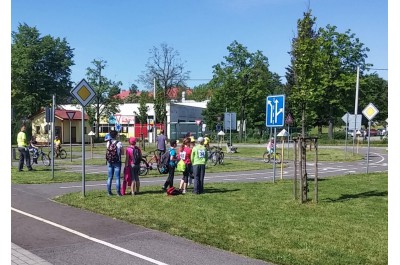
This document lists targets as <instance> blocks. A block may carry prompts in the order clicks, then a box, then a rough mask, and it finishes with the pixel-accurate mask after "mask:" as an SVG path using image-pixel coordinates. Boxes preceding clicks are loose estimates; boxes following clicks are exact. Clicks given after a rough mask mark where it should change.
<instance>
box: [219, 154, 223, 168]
mask: <svg viewBox="0 0 400 265" xmlns="http://www.w3.org/2000/svg"><path fill="white" fill-rule="evenodd" d="M223 163H224V152H222V151H221V152H219V164H220V165H221V164H223Z"/></svg>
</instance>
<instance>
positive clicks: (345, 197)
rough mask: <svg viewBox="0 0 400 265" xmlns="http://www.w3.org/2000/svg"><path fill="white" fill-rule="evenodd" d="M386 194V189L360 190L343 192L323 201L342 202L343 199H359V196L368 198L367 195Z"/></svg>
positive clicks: (383, 195) (381, 195)
mask: <svg viewBox="0 0 400 265" xmlns="http://www.w3.org/2000/svg"><path fill="white" fill-rule="evenodd" d="M386 196H388V192H387V191H376V190H373V191H367V192H362V193H358V194H343V195H342V196H340V197H339V198H337V199H330V198H327V199H325V200H324V201H327V202H343V201H348V200H351V199H360V198H368V197H386Z"/></svg>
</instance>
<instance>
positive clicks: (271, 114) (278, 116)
mask: <svg viewBox="0 0 400 265" xmlns="http://www.w3.org/2000/svg"><path fill="white" fill-rule="evenodd" d="M265 114H266V115H265V116H266V126H267V127H273V128H274V139H276V128H277V127H283V126H284V122H285V95H275V96H268V97H267V101H266V108H265ZM274 157H276V148H274ZM273 167H274V173H273V178H272V182H273V183H275V173H276V163H275V161H274V165H273Z"/></svg>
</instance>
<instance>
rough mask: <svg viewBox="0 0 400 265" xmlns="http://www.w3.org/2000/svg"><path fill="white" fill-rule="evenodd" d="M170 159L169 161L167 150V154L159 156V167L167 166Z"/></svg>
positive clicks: (169, 155)
mask: <svg viewBox="0 0 400 265" xmlns="http://www.w3.org/2000/svg"><path fill="white" fill-rule="evenodd" d="M170 159H171V154H170V152H169V150H168V151H167V152H165V153H164V154H162V155H161V159H160V160H161V161H160V164H161V166H168V164H169V161H170Z"/></svg>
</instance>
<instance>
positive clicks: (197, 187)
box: [193, 165, 206, 194]
mask: <svg viewBox="0 0 400 265" xmlns="http://www.w3.org/2000/svg"><path fill="white" fill-rule="evenodd" d="M205 174H206V165H193V175H194V181H193V193H194V194H201V193H204V176H205Z"/></svg>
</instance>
